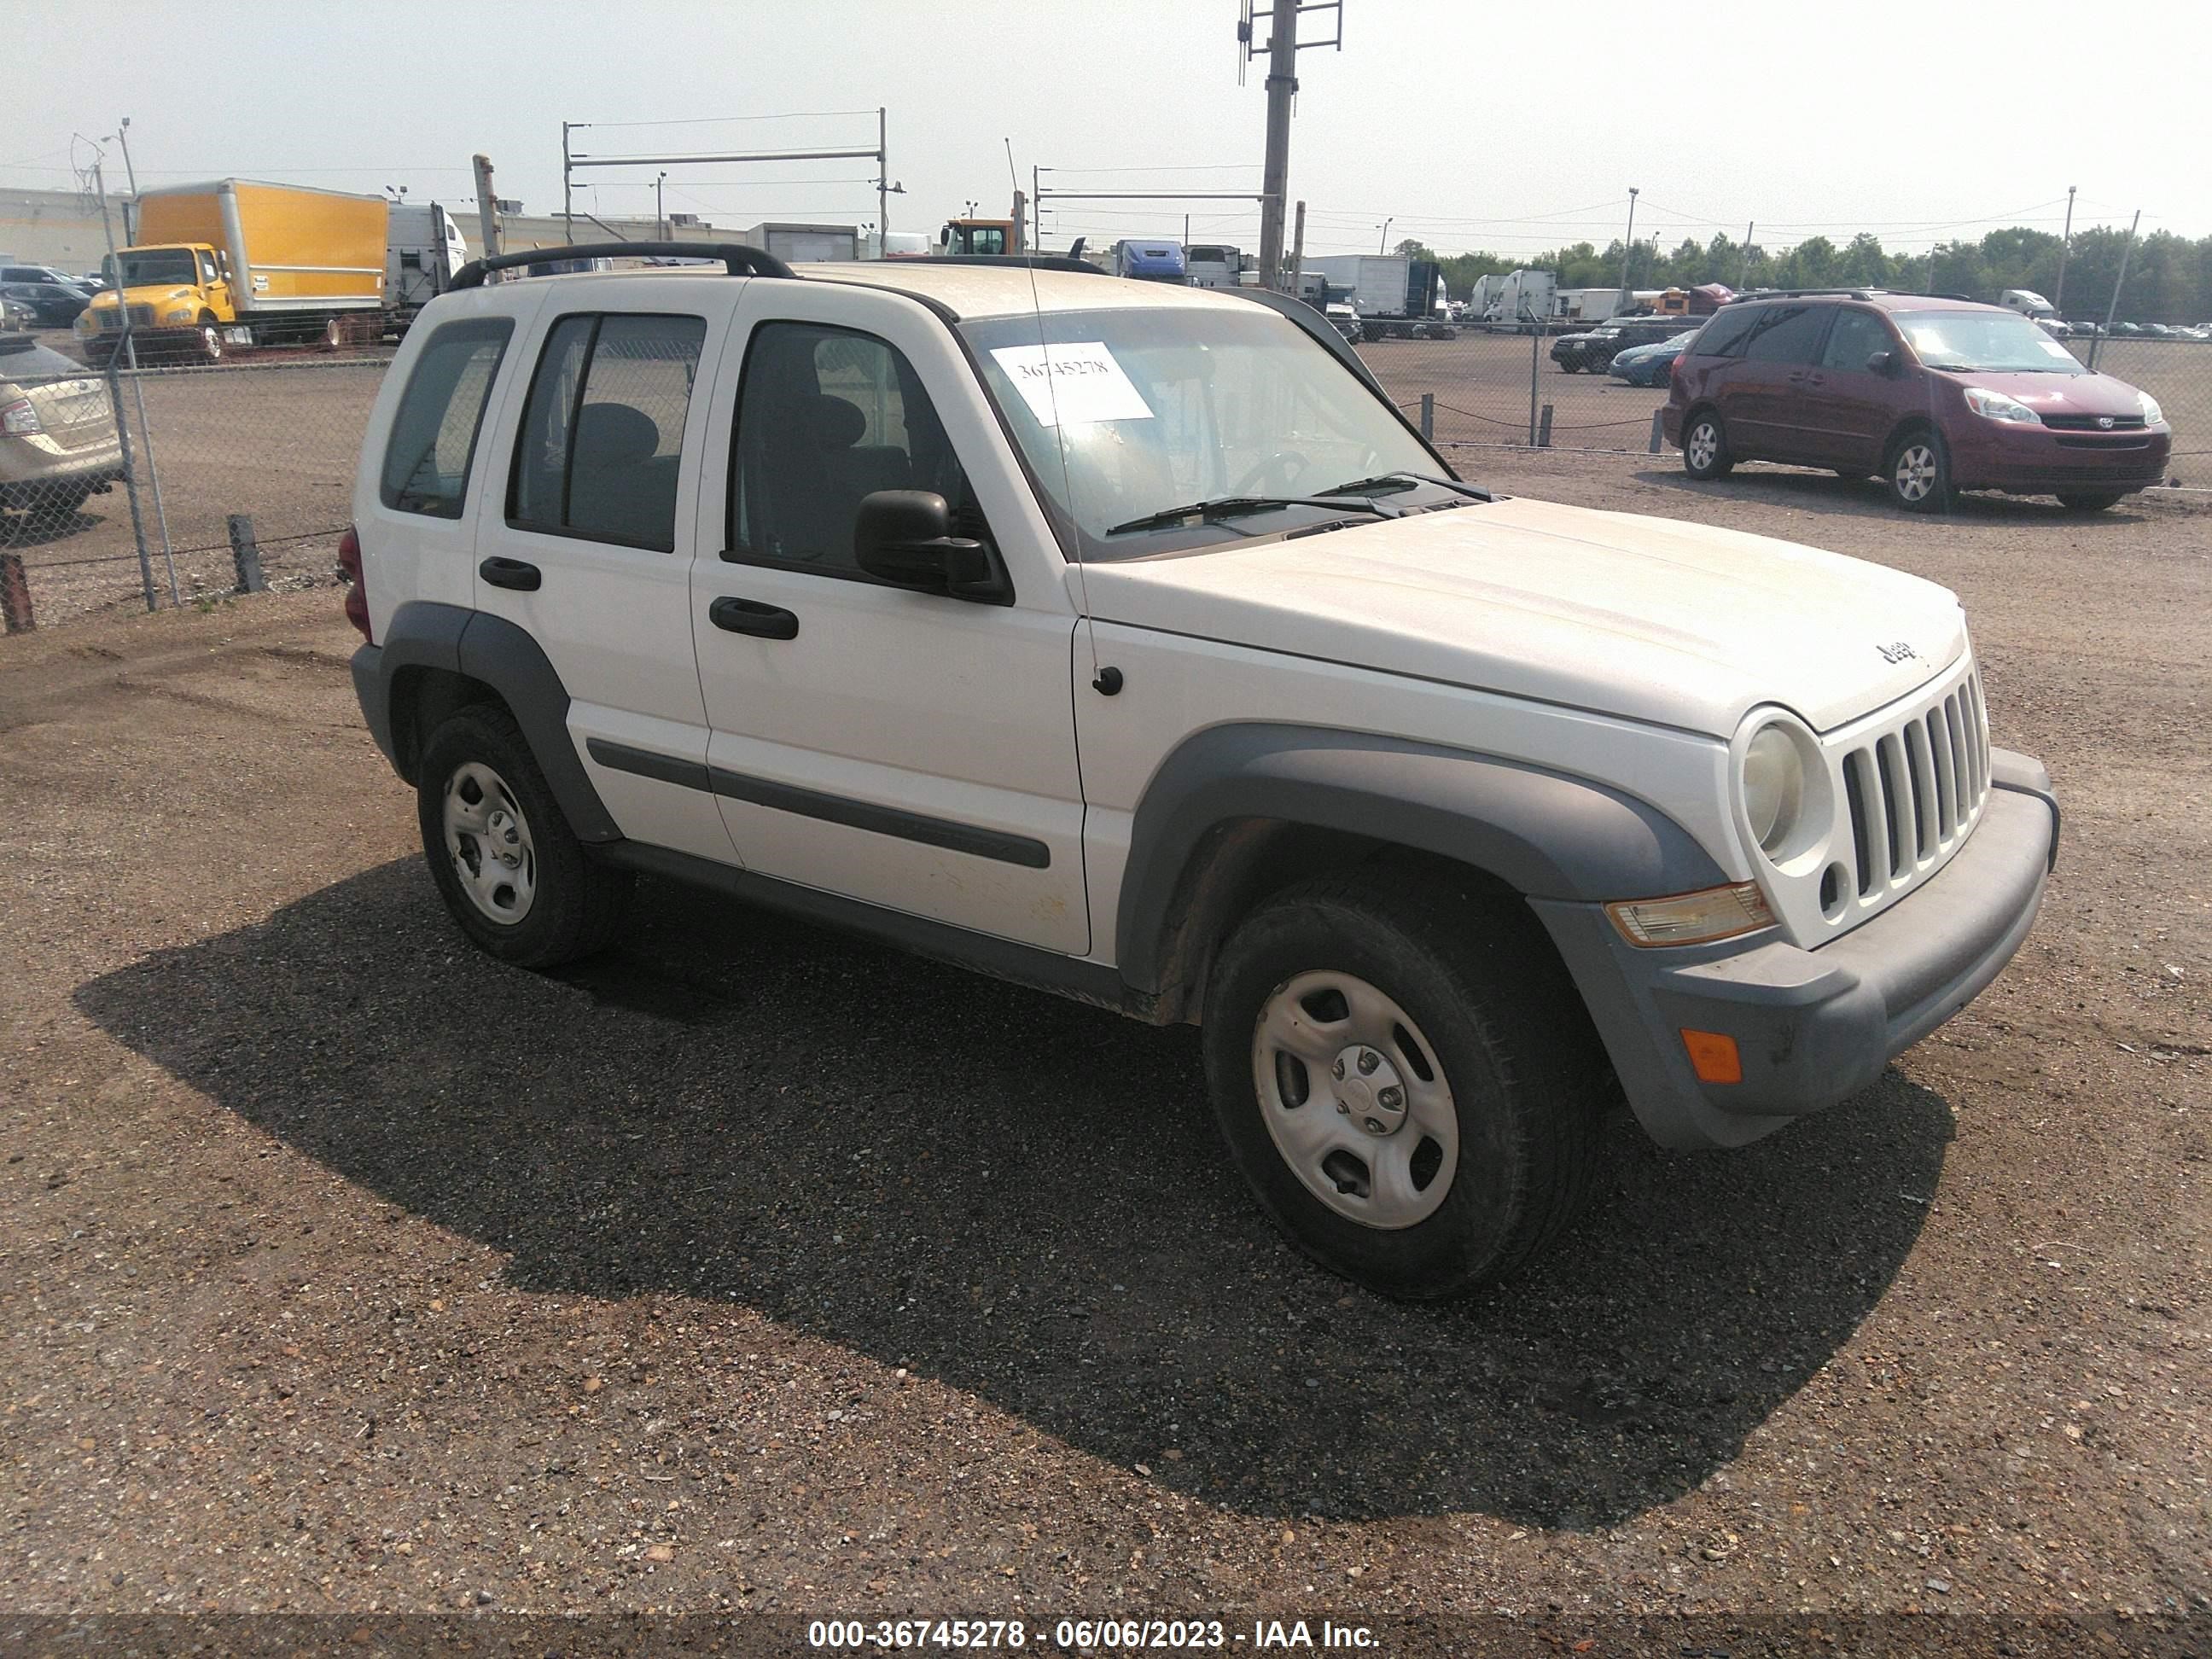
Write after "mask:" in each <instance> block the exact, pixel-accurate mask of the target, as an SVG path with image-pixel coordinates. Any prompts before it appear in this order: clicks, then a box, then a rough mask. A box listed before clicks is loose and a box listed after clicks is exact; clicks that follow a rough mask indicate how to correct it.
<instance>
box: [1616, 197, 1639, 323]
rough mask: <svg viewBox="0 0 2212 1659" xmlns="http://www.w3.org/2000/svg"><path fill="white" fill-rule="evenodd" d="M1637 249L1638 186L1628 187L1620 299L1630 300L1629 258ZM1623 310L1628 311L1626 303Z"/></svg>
mask: <svg viewBox="0 0 2212 1659" xmlns="http://www.w3.org/2000/svg"><path fill="white" fill-rule="evenodd" d="M1635 248H1636V186H1635V185H1630V186H1629V187H1628V233H1627V234H1626V235H1625V236H1623V237H1622V238H1621V239H1620V297H1621V299H1622V301H1626V300H1627V298H1628V256H1629V255H1630V254H1631V253H1632V252H1634V251H1635ZM1622 309H1624V310H1626V309H1627V307H1626V304H1625V303H1624V305H1623V307H1622Z"/></svg>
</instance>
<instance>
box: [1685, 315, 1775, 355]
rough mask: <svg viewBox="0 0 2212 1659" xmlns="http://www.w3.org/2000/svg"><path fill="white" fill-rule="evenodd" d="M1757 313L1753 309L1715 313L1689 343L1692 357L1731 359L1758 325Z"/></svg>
mask: <svg viewBox="0 0 2212 1659" xmlns="http://www.w3.org/2000/svg"><path fill="white" fill-rule="evenodd" d="M1758 321H1759V312H1758V311H1756V310H1753V309H1748V308H1747V309H1744V310H1735V309H1730V310H1727V311H1717V312H1715V313H1713V319H1712V320H1711V322H1709V323H1707V324H1706V325H1705V326H1704V327H1703V328H1701V329H1699V331H1698V337H1697V338H1696V339H1694V340H1692V342H1690V355H1691V356H1693V357H1733V356H1736V355H1737V353H1738V352H1739V351H1740V350H1741V349H1742V346H1743V341H1744V337H1745V336H1746V335H1747V334H1749V333H1750V332H1751V331H1752V329H1753V326H1754V325H1756V324H1757V323H1758Z"/></svg>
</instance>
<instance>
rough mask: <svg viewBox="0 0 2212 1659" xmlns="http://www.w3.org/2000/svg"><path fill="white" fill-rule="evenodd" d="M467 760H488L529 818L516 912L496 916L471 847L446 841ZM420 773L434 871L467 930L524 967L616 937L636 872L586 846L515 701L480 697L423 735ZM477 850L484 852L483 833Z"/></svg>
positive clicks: (553, 962)
mask: <svg viewBox="0 0 2212 1659" xmlns="http://www.w3.org/2000/svg"><path fill="white" fill-rule="evenodd" d="M465 768H466V769H484V768H488V769H489V771H490V772H491V773H492V774H494V775H495V777H496V779H497V780H498V781H499V782H501V784H503V785H504V786H505V789H506V793H507V795H508V796H510V797H511V802H510V803H509V804H510V805H511V806H512V808H513V812H514V816H515V817H519V818H520V821H521V826H522V838H521V848H522V851H523V852H524V853H525V854H527V855H528V857H529V878H530V881H531V884H532V890H531V893H530V896H529V898H528V901H527V903H526V906H525V907H524V908H523V910H522V913H521V914H520V915H519V916H518V918H517V919H515V920H513V921H501V920H495V919H494V918H493V917H492V916H491V915H489V914H488V913H487V910H486V909H485V908H483V905H482V903H481V902H479V900H478V899H477V898H475V897H472V896H471V894H470V892H469V886H470V884H471V881H470V874H469V865H468V861H467V858H466V849H464V850H463V851H462V852H459V853H457V852H456V851H455V850H454V849H453V848H451V847H449V846H448V843H447V829H446V800H447V790H448V788H449V787H452V786H453V784H454V782H455V780H456V777H457V775H460V774H461V773H462V771H463V769H465ZM415 799H416V818H417V821H418V823H419V824H420V827H421V829H422V855H423V857H424V859H425V860H428V864H429V866H430V877H431V879H432V880H433V881H435V883H436V884H437V887H438V896H440V897H441V898H442V899H444V900H445V902H446V908H447V910H448V911H449V912H451V913H452V915H453V920H454V921H456V922H458V923H459V925H460V928H461V931H462V932H463V933H466V934H467V935H468V936H469V937H470V939H473V940H474V941H475V942H476V943H477V945H479V946H481V947H482V948H483V950H484V951H488V952H489V954H491V955H493V956H495V957H498V958H499V959H500V960H501V961H502V962H510V963H514V964H515V965H516V966H517V967H520V968H553V967H557V966H558V965H560V964H561V963H564V962H573V961H574V960H575V959H576V958H577V957H585V956H589V955H590V954H591V953H592V951H597V950H599V949H601V948H602V947H603V946H605V945H606V944H607V942H608V941H609V940H610V939H612V938H613V937H614V935H615V933H616V932H617V929H618V928H619V927H621V925H622V920H623V913H624V911H625V910H626V909H627V908H628V907H629V897H630V892H631V889H632V888H633V886H634V885H635V880H634V878H633V877H632V875H631V873H630V872H629V871H627V870H622V869H617V868H616V867H614V866H611V865H607V864H603V863H601V862H599V860H595V859H593V858H592V857H591V856H590V855H589V854H587V853H586V851H585V849H584V846H583V843H582V842H579V841H578V840H577V839H576V837H575V836H574V833H573V832H572V831H571V830H570V829H569V828H568V820H567V819H566V818H565V817H562V813H561V808H560V805H559V803H557V802H556V800H555V799H554V798H553V792H552V790H551V789H550V787H547V785H546V782H545V775H544V773H543V772H541V771H539V770H538V763H537V761H536V759H535V758H533V757H532V755H531V752H530V744H529V743H528V741H527V740H526V738H524V737H523V735H522V730H521V728H520V726H517V725H516V724H515V723H514V717H513V715H512V714H508V713H507V710H506V709H504V708H500V707H499V706H497V705H496V704H491V703H477V704H474V705H472V706H471V707H469V708H464V709H462V710H460V711H459V713H458V714H454V715H453V716H452V717H451V718H450V719H448V720H446V722H445V723H444V724H443V725H441V726H439V727H438V728H437V730H436V731H435V732H432V733H431V734H430V738H429V741H428V743H426V744H423V746H422V757H421V760H420V762H419V763H418V765H417V768H416V794H415ZM475 853H476V858H477V860H478V861H479V862H481V860H483V856H484V854H483V848H482V845H481V844H480V843H479V844H478V845H477V847H476V848H475Z"/></svg>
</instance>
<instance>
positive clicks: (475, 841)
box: [446, 761, 538, 927]
mask: <svg viewBox="0 0 2212 1659" xmlns="http://www.w3.org/2000/svg"><path fill="white" fill-rule="evenodd" d="M446 853H447V856H448V857H450V858H451V859H452V860H453V873H454V874H455V875H457V876H459V878H461V890H462V891H463V892H465V893H466V894H467V895H468V896H469V902H471V904H473V905H475V906H476V907H477V909H478V910H479V911H480V912H482V913H483V915H485V916H487V917H489V919H490V920H492V921H496V922H499V923H501V924H502V925H506V926H510V927H511V926H512V925H513V924H514V923H516V922H518V921H521V920H522V919H523V918H524V917H525V916H526V915H529V914H530V903H531V901H532V899H533V898H535V897H536V896H537V895H538V853H537V849H536V848H535V847H534V846H533V845H532V842H531V839H530V822H529V820H528V819H526V818H525V817H523V816H522V809H521V807H520V806H519V805H516V804H515V799H514V794H513V791H512V790H510V789H508V787H507V780H506V779H504V778H502V777H501V776H500V775H499V774H498V773H496V772H495V771H493V770H492V769H491V768H489V766H486V765H484V764H483V763H482V762H481V761H471V762H469V763H467V764H466V765H465V766H459V767H456V768H455V769H454V770H453V776H451V777H450V778H448V779H447V780H446Z"/></svg>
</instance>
